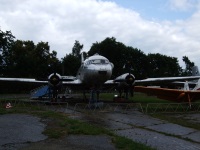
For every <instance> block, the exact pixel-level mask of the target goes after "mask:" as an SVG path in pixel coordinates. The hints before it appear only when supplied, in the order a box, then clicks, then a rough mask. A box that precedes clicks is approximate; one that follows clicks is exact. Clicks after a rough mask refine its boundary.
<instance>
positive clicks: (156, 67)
mask: <svg viewBox="0 0 200 150" xmlns="http://www.w3.org/2000/svg"><path fill="white" fill-rule="evenodd" d="M148 61H149V65H148V66H149V70H148V71H149V73H148V74H149V77H170V76H179V75H180V73H181V67H180V66H179V64H178V59H177V58H175V57H170V56H166V55H161V54H159V53H157V54H148Z"/></svg>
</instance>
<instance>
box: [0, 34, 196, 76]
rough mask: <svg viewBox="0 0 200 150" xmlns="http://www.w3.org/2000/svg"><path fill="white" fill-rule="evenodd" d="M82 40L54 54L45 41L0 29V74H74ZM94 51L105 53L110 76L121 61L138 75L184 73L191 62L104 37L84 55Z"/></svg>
mask: <svg viewBox="0 0 200 150" xmlns="http://www.w3.org/2000/svg"><path fill="white" fill-rule="evenodd" d="M83 46H84V45H83V44H80V42H79V41H75V43H74V46H73V47H72V50H71V53H69V54H66V55H65V56H64V57H63V58H61V59H59V58H57V52H56V50H52V51H51V50H50V46H49V44H48V42H42V41H41V42H39V43H37V44H35V43H34V42H33V41H22V40H18V39H16V38H15V36H13V35H12V33H11V31H5V32H3V31H2V30H0V76H1V77H20V78H25V77H26V78H38V79H39V78H47V76H48V75H49V74H50V73H53V72H57V73H59V74H61V75H74V76H75V75H76V72H77V70H78V68H79V67H80V65H81V61H80V60H81V59H80V58H81V56H80V55H81V51H82V49H83ZM95 53H98V54H100V55H103V56H105V57H106V58H108V59H109V60H110V61H111V62H112V63H113V64H114V70H113V77H112V78H114V77H117V76H119V75H121V74H122V73H125V72H127V70H126V69H125V68H124V65H125V64H126V63H127V62H129V63H131V67H132V68H131V73H133V74H134V75H135V76H136V78H137V79H142V78H147V77H164V76H165V77H166V76H168V77H170V76H187V75H191V74H192V67H193V66H194V62H191V61H190V60H189V58H188V57H187V56H183V61H184V62H185V64H186V68H181V67H180V65H179V63H178V59H177V58H176V57H172V56H166V55H162V54H159V53H156V54H153V53H150V54H145V53H144V52H143V51H141V50H140V49H138V48H133V47H131V46H126V45H124V44H123V43H122V42H118V41H116V39H115V38H114V37H111V38H110V37H107V38H105V39H104V40H103V41H101V42H96V43H93V44H92V46H91V48H90V50H89V51H88V52H87V53H86V52H84V57H85V58H86V57H89V56H91V55H93V54H95Z"/></svg>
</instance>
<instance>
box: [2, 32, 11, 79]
mask: <svg viewBox="0 0 200 150" xmlns="http://www.w3.org/2000/svg"><path fill="white" fill-rule="evenodd" d="M14 40H15V37H14V36H13V35H12V33H11V31H6V32H3V31H1V30H0V72H1V74H0V76H5V73H4V72H5V68H6V66H7V64H6V61H8V60H7V55H8V54H9V51H10V49H11V47H12V45H13V43H14Z"/></svg>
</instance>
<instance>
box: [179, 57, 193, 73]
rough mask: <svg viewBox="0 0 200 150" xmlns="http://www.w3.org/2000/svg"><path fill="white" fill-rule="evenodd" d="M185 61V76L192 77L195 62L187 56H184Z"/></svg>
mask: <svg viewBox="0 0 200 150" xmlns="http://www.w3.org/2000/svg"><path fill="white" fill-rule="evenodd" d="M183 61H184V62H185V69H184V70H183V73H182V74H183V75H184V76H191V75H192V67H193V66H194V62H191V61H190V60H189V58H188V57H187V56H183Z"/></svg>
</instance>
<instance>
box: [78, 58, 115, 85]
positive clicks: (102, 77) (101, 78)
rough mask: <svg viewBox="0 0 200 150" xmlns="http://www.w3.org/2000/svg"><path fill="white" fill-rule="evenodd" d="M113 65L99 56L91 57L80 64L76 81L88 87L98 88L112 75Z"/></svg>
mask: <svg viewBox="0 0 200 150" xmlns="http://www.w3.org/2000/svg"><path fill="white" fill-rule="evenodd" d="M112 69H113V64H112V63H111V62H109V60H108V59H107V58H105V57H103V56H100V55H93V56H91V57H89V58H88V59H86V60H85V61H84V62H82V65H81V67H80V68H79V70H78V73H77V79H79V80H81V82H82V83H83V84H85V85H87V86H89V87H91V88H92V87H100V86H101V85H103V84H104V83H105V82H106V81H107V80H109V79H110V77H111V75H112Z"/></svg>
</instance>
